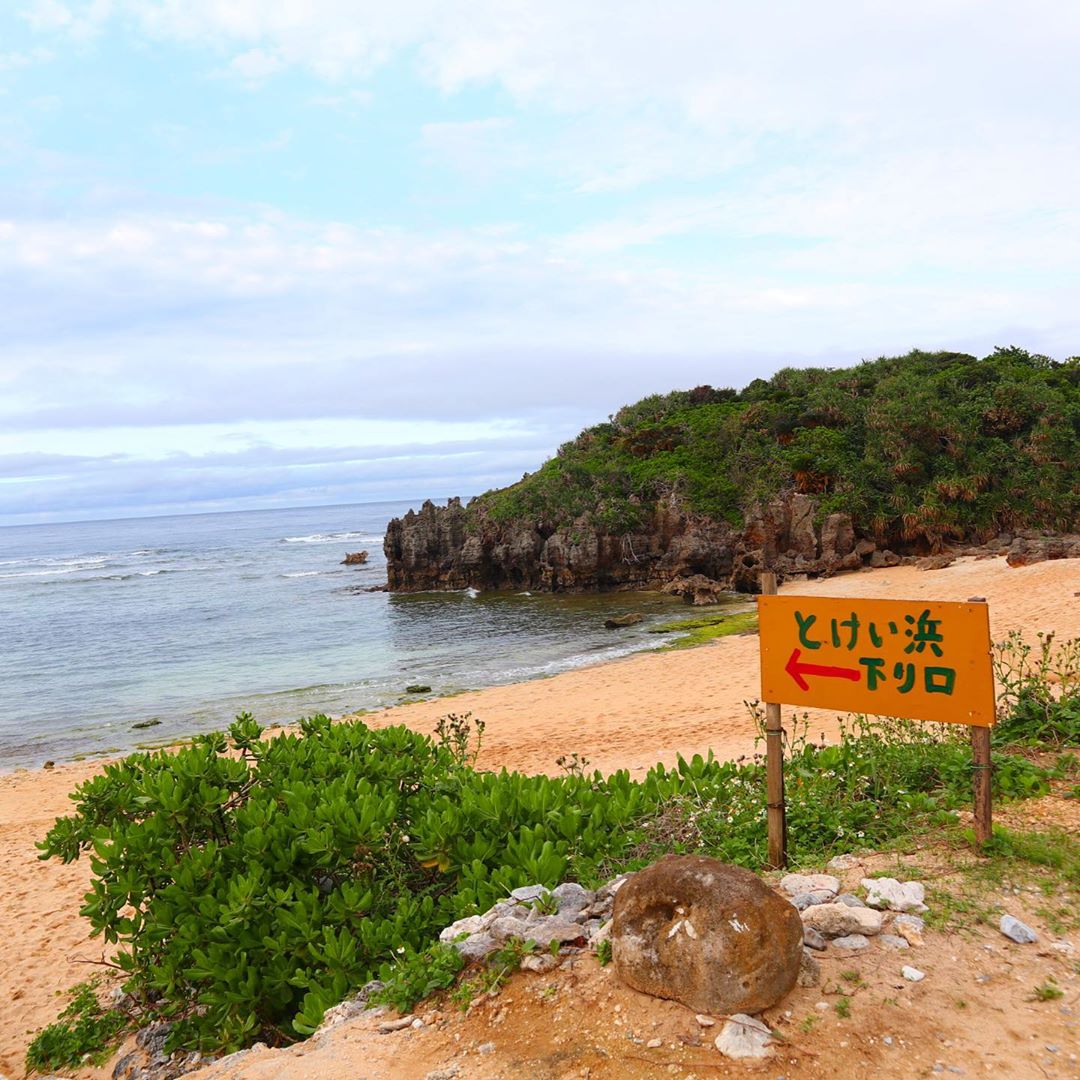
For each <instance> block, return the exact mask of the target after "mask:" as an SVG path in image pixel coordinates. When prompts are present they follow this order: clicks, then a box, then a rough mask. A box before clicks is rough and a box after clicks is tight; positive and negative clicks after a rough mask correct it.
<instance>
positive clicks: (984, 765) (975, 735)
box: [971, 727, 994, 844]
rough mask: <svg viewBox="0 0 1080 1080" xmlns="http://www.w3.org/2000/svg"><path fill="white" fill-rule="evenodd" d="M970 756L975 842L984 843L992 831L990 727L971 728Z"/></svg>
mask: <svg viewBox="0 0 1080 1080" xmlns="http://www.w3.org/2000/svg"><path fill="white" fill-rule="evenodd" d="M971 756H972V758H973V759H974V761H973V766H974V767H973V773H974V782H973V785H972V786H973V788H974V792H975V842H976V843H978V844H984V843H986V841H987V840H989V839H990V835H991V833H992V832H993V831H994V825H993V811H992V809H991V802H990V773H991V770H992V765H991V761H990V729H989V728H988V727H973V728H972V729H971Z"/></svg>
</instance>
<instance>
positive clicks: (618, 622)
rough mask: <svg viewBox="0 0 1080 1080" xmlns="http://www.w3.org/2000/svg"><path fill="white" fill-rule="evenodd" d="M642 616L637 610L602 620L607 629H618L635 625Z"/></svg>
mask: <svg viewBox="0 0 1080 1080" xmlns="http://www.w3.org/2000/svg"><path fill="white" fill-rule="evenodd" d="M643 618H644V616H643V615H642V614H641V613H640V612H637V611H628V612H627V613H626V614H625V615H614V616H612V617H611V618H610V619H605V620H604V626H605V627H606V628H607V629H608V630H619V629H621V628H622V627H624V626H637V624H638V623H639V622H641V620H642V619H643Z"/></svg>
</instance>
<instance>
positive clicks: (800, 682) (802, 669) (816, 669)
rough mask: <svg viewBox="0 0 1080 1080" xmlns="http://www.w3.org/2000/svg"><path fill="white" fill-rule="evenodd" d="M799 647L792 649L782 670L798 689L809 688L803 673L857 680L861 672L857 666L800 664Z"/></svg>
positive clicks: (828, 677) (800, 652)
mask: <svg viewBox="0 0 1080 1080" xmlns="http://www.w3.org/2000/svg"><path fill="white" fill-rule="evenodd" d="M800 656H802V650H801V649H792V650H791V656H790V657H789V658H788V662H787V664H785V665H784V670H785V671H786V672H787V673H788V674H789V675H790V676H791V677H792V678H793V679H794V680H795V685H796V686H797V687H798V688H799V689H800V690H809V689H810V684H809V683H808V682H807V681H806V680H805V679H804V678H803V676H804V675H822V676H824V677H825V678H826V679H848V680H850V681H851V682H858V681H859V679H860V678H861V677H862V673H861V672H860V671H859V669H858V668H847V667H829V666H828V665H826V664H800V663H799V657H800Z"/></svg>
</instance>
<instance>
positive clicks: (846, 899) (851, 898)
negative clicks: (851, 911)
mask: <svg viewBox="0 0 1080 1080" xmlns="http://www.w3.org/2000/svg"><path fill="white" fill-rule="evenodd" d="M836 902H837V903H838V904H847V906H848V907H866V905H865V904H864V903H863V902H862V901H861V900H860V899H859V898H858V897H857V896H856V895H855V894H854V893H849V892H843V893H840V895H839V896H838V897H837V898H836Z"/></svg>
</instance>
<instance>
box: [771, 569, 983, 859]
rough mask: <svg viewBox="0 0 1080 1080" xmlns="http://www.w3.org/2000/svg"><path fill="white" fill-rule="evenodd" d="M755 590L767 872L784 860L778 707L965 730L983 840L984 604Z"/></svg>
mask: <svg viewBox="0 0 1080 1080" xmlns="http://www.w3.org/2000/svg"><path fill="white" fill-rule="evenodd" d="M761 586H762V595H761V596H760V597H758V629H759V634H760V648H761V700H762V701H764V702H765V703H766V705H765V714H766V774H767V778H768V821H769V862H770V864H771V865H773V866H776V867H781V866H783V865H784V864H785V862H786V857H787V837H786V816H785V808H784V777H783V728H782V725H781V720H780V704H781V703H783V704H786V705H795V706H796V707H799V706H802V707H804V708H819V709H820V708H823V709H836V710H838V711H841V712H851V713H865V714H869V715H874V716H899V717H905V718H907V719H910V720H932V721H939V722H943V723H956V724H968V725H970V726H971V729H972V736H971V737H972V751H973V757H974V759H975V760H974V765H975V769H974V781H973V788H974V797H975V836H976V839H977V840H978V841H979V842H980V843H981V842H983V841H984V840H988V839H989V838H990V829H991V807H990V728H991V727H992V726H993V724H994V720H995V718H996V716H995V700H994V674H993V667H992V663H991V653H990V619H989V610H988V608H987V605H986V604H985V602H982V601H975V602H969V603H966V604H958V603H950V602H944V601H936V600H930V601H920V600H863V599H850V600H845V599H840V598H834V597H824V596H777V595H776V577H775V575H774V574H771V573H765V574H762V577H761ZM774 804H775V805H774Z"/></svg>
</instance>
